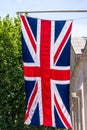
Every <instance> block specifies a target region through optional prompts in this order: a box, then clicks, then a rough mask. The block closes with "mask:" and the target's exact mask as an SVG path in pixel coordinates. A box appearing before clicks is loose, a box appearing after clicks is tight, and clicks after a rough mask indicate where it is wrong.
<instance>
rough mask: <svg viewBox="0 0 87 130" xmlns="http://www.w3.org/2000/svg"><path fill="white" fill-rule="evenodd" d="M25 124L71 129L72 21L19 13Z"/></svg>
mask: <svg viewBox="0 0 87 130" xmlns="http://www.w3.org/2000/svg"><path fill="white" fill-rule="evenodd" d="M21 27H22V48H23V68H24V79H25V92H26V104H27V107H26V114H25V124H29V125H33V126H38V125H44V126H50V127H57V128H67V129H69V128H72V126H71V119H70V108H69V86H70V43H71V29H72V21H51V20H41V19H36V18H31V17H26V16H21Z"/></svg>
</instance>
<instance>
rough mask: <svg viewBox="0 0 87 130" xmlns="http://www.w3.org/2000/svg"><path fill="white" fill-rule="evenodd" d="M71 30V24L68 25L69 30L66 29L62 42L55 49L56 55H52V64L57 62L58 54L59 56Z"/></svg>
mask: <svg viewBox="0 0 87 130" xmlns="http://www.w3.org/2000/svg"><path fill="white" fill-rule="evenodd" d="M71 29H72V23H71V24H70V26H69V28H68V30H67V32H66V34H65V36H64V38H63V40H62V42H61V44H60V46H59V48H58V49H57V52H56V54H55V55H54V63H55V62H56V60H57V58H58V56H59V54H60V52H61V50H62V48H63V46H64V44H65V42H66V40H67V38H68V36H69V34H70V32H71Z"/></svg>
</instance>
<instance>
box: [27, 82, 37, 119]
mask: <svg viewBox="0 0 87 130" xmlns="http://www.w3.org/2000/svg"><path fill="white" fill-rule="evenodd" d="M37 91H38V84H37V83H36V85H35V89H34V91H33V93H32V96H31V98H30V100H29V102H28V106H27V111H26V114H25V121H26V120H27V118H28V117H29V112H30V108H31V106H32V103H33V101H34V99H35V96H36V93H37Z"/></svg>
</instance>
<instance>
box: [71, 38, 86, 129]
mask: <svg viewBox="0 0 87 130" xmlns="http://www.w3.org/2000/svg"><path fill="white" fill-rule="evenodd" d="M70 99H71V100H70V103H71V117H72V125H73V130H86V128H87V111H86V109H87V38H72V46H71V83H70Z"/></svg>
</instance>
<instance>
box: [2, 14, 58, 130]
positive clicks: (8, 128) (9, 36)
mask: <svg viewBox="0 0 87 130" xmlns="http://www.w3.org/2000/svg"><path fill="white" fill-rule="evenodd" d="M24 114H25V94H24V78H23V69H22V46H21V27H20V18H19V17H17V18H14V19H12V18H10V17H9V15H7V16H6V17H5V18H3V19H0V130H58V129H54V128H46V127H29V126H26V125H24V123H23V119H24Z"/></svg>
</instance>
